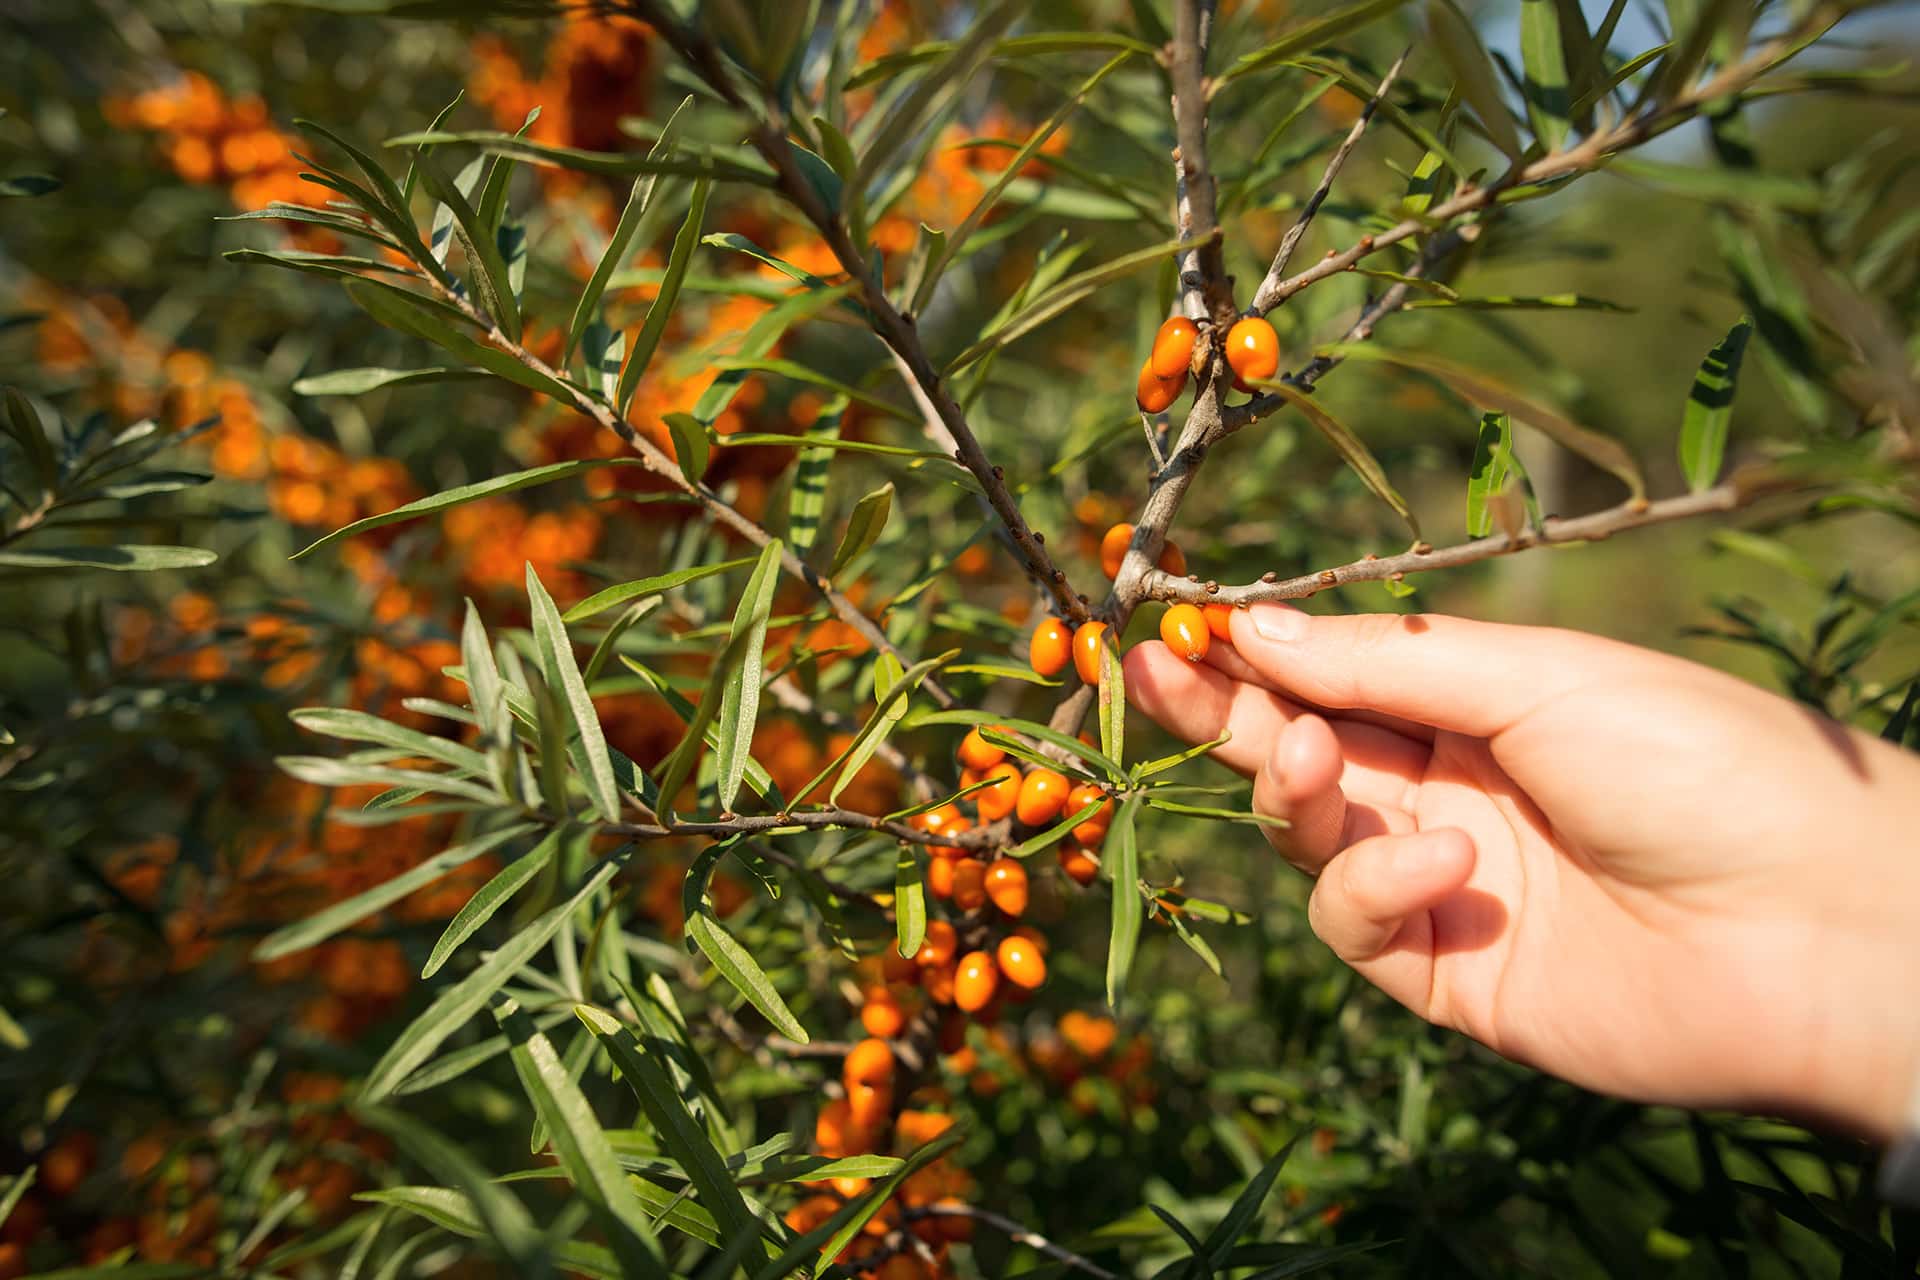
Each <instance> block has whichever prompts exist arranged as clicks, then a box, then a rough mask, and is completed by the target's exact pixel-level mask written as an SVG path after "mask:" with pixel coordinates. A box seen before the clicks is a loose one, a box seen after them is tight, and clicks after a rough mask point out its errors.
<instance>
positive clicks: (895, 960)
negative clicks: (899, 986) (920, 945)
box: [880, 947, 920, 983]
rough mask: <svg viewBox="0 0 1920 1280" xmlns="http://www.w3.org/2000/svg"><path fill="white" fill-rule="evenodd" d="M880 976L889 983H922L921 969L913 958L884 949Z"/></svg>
mask: <svg viewBox="0 0 1920 1280" xmlns="http://www.w3.org/2000/svg"><path fill="white" fill-rule="evenodd" d="M880 976H881V977H883V978H885V979H886V980H887V981H888V982H900V983H913V982H918V981H920V969H919V966H917V965H915V964H914V963H913V957H912V956H903V955H901V954H900V953H899V952H898V951H897V950H895V949H894V948H892V947H884V948H882V949H881V951H880Z"/></svg>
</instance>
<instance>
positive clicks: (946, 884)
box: [927, 858, 960, 898]
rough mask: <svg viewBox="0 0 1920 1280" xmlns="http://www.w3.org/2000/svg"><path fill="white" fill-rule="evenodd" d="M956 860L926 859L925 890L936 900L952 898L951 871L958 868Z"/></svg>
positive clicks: (958, 861)
mask: <svg viewBox="0 0 1920 1280" xmlns="http://www.w3.org/2000/svg"><path fill="white" fill-rule="evenodd" d="M959 863H960V860H959V859H958V858H928V859H927V889H928V890H929V891H930V892H931V893H932V894H933V896H934V897H936V898H951V897H952V896H953V869H954V867H956V866H958V865H959Z"/></svg>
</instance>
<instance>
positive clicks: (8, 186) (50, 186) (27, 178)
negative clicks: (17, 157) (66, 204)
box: [0, 173, 61, 198]
mask: <svg viewBox="0 0 1920 1280" xmlns="http://www.w3.org/2000/svg"><path fill="white" fill-rule="evenodd" d="M60 186H61V183H60V179H58V178H56V177H54V176H53V175H52V174H50V173H21V174H15V175H14V176H13V177H11V178H0V198H5V197H10V196H44V195H48V194H50V193H51V192H55V191H58V190H59V189H60Z"/></svg>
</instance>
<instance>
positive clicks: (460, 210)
mask: <svg viewBox="0 0 1920 1280" xmlns="http://www.w3.org/2000/svg"><path fill="white" fill-rule="evenodd" d="M420 180H421V181H422V182H423V183H425V184H426V188H427V190H428V191H430V192H432V193H433V198H434V199H436V200H438V201H440V203H441V204H443V205H445V206H446V207H447V208H448V209H449V210H451V211H452V213H453V221H454V233H455V234H456V235H457V236H458V237H459V239H460V247H461V248H462V249H464V250H466V254H467V259H468V261H470V262H471V263H472V264H473V268H474V276H475V279H476V280H477V281H478V282H479V285H480V293H481V297H482V299H483V300H484V301H485V303H486V307H487V313H488V314H489V315H491V316H492V317H493V321H494V323H495V324H497V325H499V326H500V331H501V332H502V333H504V334H506V335H507V337H508V338H509V339H511V340H513V341H515V342H518V341H519V340H520V306H519V304H518V303H517V302H515V301H514V296H513V288H512V286H511V285H510V284H509V283H508V282H507V263H506V259H505V258H503V257H501V256H500V246H499V244H498V242H497V241H496V240H495V239H494V235H493V232H492V230H491V229H490V228H488V227H486V226H485V225H483V224H482V222H481V218H480V214H479V212H478V211H477V210H475V209H474V207H473V205H472V204H471V203H470V202H469V201H468V200H467V197H466V195H465V194H464V193H463V192H462V191H461V190H460V188H459V186H458V185H457V184H456V183H454V182H453V181H452V180H451V179H449V178H448V177H447V176H446V175H445V174H444V173H442V172H441V171H440V170H439V168H438V166H436V165H435V164H434V162H433V161H432V160H431V159H430V158H424V157H423V158H422V159H421V161H420Z"/></svg>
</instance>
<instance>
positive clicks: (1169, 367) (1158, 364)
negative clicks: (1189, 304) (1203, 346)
mask: <svg viewBox="0 0 1920 1280" xmlns="http://www.w3.org/2000/svg"><path fill="white" fill-rule="evenodd" d="M1199 336H1200V326H1199V325H1197V324H1195V323H1194V322H1193V321H1191V320H1189V319H1187V318H1186V317H1185V316H1173V317H1172V318H1170V319H1168V320H1167V321H1166V323H1164V324H1162V325H1161V326H1160V331H1159V332H1158V333H1156V334H1154V335H1153V354H1152V355H1151V356H1148V357H1147V367H1148V368H1150V369H1152V370H1153V376H1154V377H1156V378H1177V377H1182V376H1184V375H1185V374H1186V373H1187V372H1188V371H1189V369H1190V367H1191V366H1192V364H1193V342H1194V339H1195V338H1198V337H1199Z"/></svg>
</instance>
